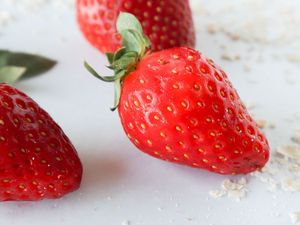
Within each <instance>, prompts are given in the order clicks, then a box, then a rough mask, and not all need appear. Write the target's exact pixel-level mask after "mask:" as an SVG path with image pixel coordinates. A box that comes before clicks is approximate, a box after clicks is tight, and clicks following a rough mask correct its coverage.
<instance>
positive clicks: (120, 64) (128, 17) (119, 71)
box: [84, 12, 151, 111]
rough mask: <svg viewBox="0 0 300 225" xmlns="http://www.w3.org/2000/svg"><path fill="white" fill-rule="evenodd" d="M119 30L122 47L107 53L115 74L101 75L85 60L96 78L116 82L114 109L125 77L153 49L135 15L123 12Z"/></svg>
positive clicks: (119, 18)
mask: <svg viewBox="0 0 300 225" xmlns="http://www.w3.org/2000/svg"><path fill="white" fill-rule="evenodd" d="M117 31H118V32H119V33H120V35H121V36H122V47H121V48H120V49H119V50H117V51H116V52H114V53H110V52H109V53H106V56H107V58H108V61H109V66H108V68H110V69H112V70H113V71H114V75H113V76H100V75H99V74H98V73H97V72H96V71H95V70H94V69H93V68H92V67H91V66H90V65H89V64H88V63H87V62H84V66H85V67H86V69H87V70H88V71H89V72H90V73H91V74H92V75H94V76H95V77H96V78H98V79H100V80H102V81H105V82H114V83H115V98H114V106H113V108H111V110H112V111H114V110H115V109H116V108H117V107H118V105H119V100H120V95H121V87H122V82H123V79H124V78H125V76H126V75H128V74H129V73H130V72H132V71H134V70H135V68H136V67H137V65H138V63H139V62H140V60H141V59H142V58H143V57H144V56H145V55H146V54H147V53H148V52H149V51H150V49H151V43H150V41H149V39H148V38H147V37H146V35H145V34H144V33H143V29H142V26H141V24H140V22H139V21H138V19H137V18H136V17H135V16H134V15H132V14H130V13H124V12H121V13H120V15H119V17H118V20H117Z"/></svg>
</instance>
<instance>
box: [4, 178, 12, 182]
mask: <svg viewBox="0 0 300 225" xmlns="http://www.w3.org/2000/svg"><path fill="white" fill-rule="evenodd" d="M9 181H10V179H7V178H4V179H3V180H2V182H3V183H8V182H9Z"/></svg>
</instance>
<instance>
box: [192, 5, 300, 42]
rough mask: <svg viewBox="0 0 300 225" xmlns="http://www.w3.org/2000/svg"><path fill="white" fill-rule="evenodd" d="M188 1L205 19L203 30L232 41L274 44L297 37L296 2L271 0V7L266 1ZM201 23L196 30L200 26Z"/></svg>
mask: <svg viewBox="0 0 300 225" xmlns="http://www.w3.org/2000/svg"><path fill="white" fill-rule="evenodd" d="M191 3H192V8H193V10H194V12H195V13H197V14H198V15H202V18H204V19H206V20H207V21H206V29H207V31H208V32H209V33H211V34H215V33H217V32H221V33H223V34H224V35H226V36H228V37H229V38H230V39H232V40H241V41H244V42H259V43H263V44H277V45H278V44H285V43H289V42H291V41H295V40H297V39H299V38H300V30H299V29H298V28H299V26H300V15H299V10H298V9H299V3H298V2H297V1H293V0H292V1H285V2H284V3H285V4H282V1H280V0H273V1H272V7H270V1H269V0H240V1H222V2H220V1H218V0H212V1H210V4H206V1H204V0H198V1H191ZM224 15H226V16H224ZM273 15H278V16H277V17H274V16H273ZM241 18H243V19H242V20H241ZM197 24H198V23H196V26H197ZM200 24H201V27H197V28H198V29H202V28H203V27H202V26H203V24H202V23H200Z"/></svg>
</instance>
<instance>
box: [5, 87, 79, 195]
mask: <svg viewBox="0 0 300 225" xmlns="http://www.w3.org/2000/svg"><path fill="white" fill-rule="evenodd" d="M0 155H1V157H0V200H1V201H9V200H17V201H32V200H41V199H44V198H50V199H51V198H59V197H61V196H63V195H65V194H67V193H69V192H71V191H74V190H76V189H78V188H79V185H80V182H81V177H82V165H81V162H80V160H79V158H78V155H77V152H76V150H75V148H74V147H73V145H72V144H71V142H70V140H69V139H68V138H67V137H66V135H65V134H64V133H63V131H62V130H61V128H60V127H59V126H58V125H57V124H56V123H55V122H54V121H53V119H52V118H51V117H50V116H49V115H48V113H46V112H45V111H44V110H43V109H41V108H40V107H39V106H38V105H37V103H36V102H34V101H33V100H32V99H31V98H29V97H28V96H26V95H25V94H24V93H22V92H20V91H18V90H17V89H15V88H13V87H11V86H9V85H7V84H3V83H0Z"/></svg>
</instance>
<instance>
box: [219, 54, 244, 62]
mask: <svg viewBox="0 0 300 225" xmlns="http://www.w3.org/2000/svg"><path fill="white" fill-rule="evenodd" d="M221 59H223V60H226V61H234V60H240V59H241V56H240V55H230V54H229V53H223V54H222V55H221Z"/></svg>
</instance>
